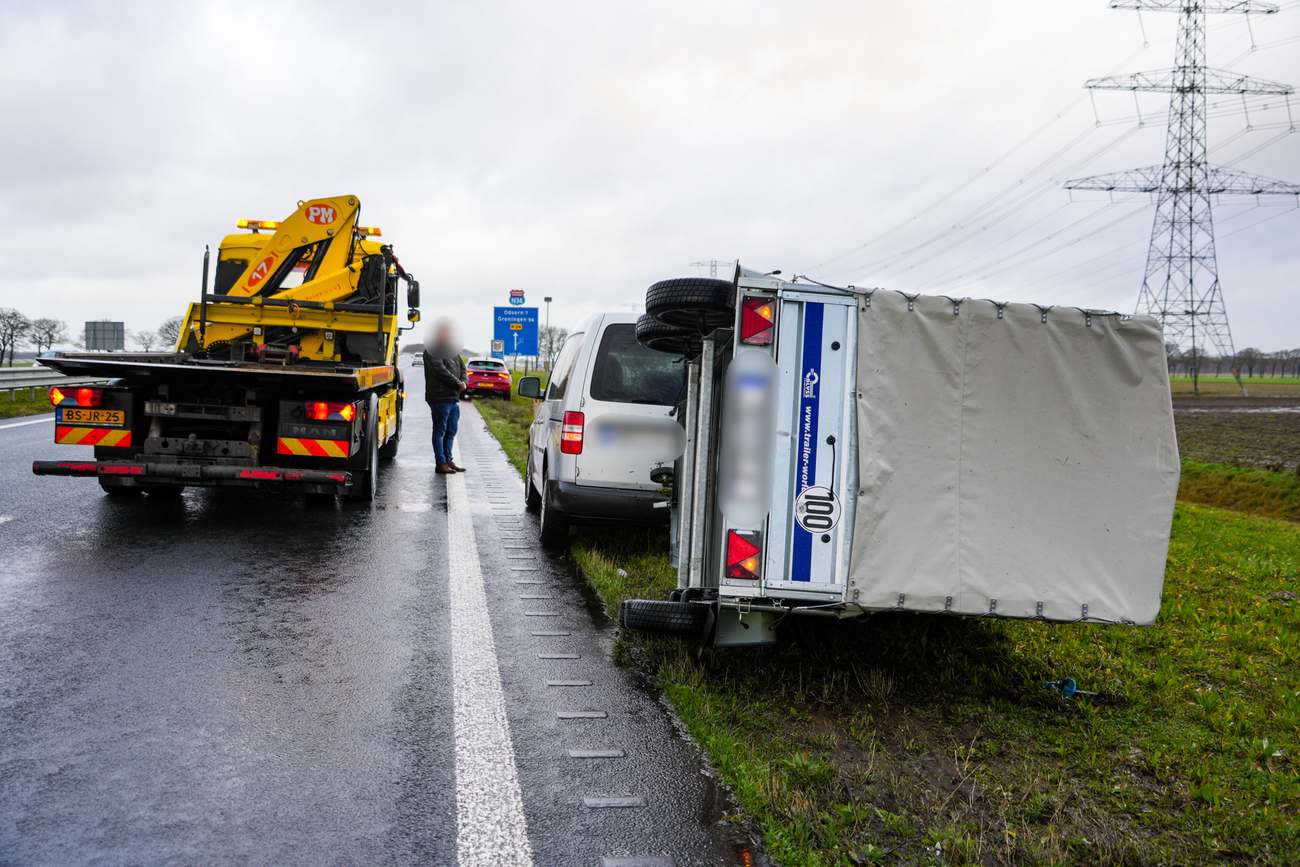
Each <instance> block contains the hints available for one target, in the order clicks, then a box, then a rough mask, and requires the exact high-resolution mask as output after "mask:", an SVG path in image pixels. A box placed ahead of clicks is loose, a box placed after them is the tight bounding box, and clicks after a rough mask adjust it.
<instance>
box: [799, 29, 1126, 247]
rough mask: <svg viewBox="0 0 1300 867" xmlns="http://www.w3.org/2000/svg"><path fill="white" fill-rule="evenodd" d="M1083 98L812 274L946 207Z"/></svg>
mask: <svg viewBox="0 0 1300 867" xmlns="http://www.w3.org/2000/svg"><path fill="white" fill-rule="evenodd" d="M1145 50H1146V46H1142V47H1139V48H1137V49H1136V50H1134V51H1133V52H1132V53H1130V54H1129V55H1128V56H1127V57H1125V58H1124V59H1123V60H1121V61H1120V62H1119V63H1118V64H1116V69H1119V68H1122V67H1124V66H1126V65H1127V64H1128V63H1129V62H1130V61H1132V60H1134V59H1135V58H1136V57H1137V56H1138V55H1140V54H1142V53H1143V51H1145ZM1086 98H1087V97H1086V96H1081V97H1079V98H1078V99H1075V100H1073V101H1072V102H1070V103H1069V104H1068V105H1066V106H1065V107H1064V108H1062V109H1060V110H1059V111H1057V112H1056V113H1055V114H1053V115H1052V116H1051V117H1050V118H1048V119H1047V120H1046V121H1044V122H1043V123H1042V124H1040V125H1039V126H1037V127H1035V128H1034V129H1033V130H1032V131H1031V132H1030V133H1029V134H1028V135H1026V136H1025V137H1024V138H1022V139H1020V140H1019V141H1017V142H1016V143H1015V144H1013V145H1012V146H1011V148H1010V149H1008V150H1007V151H1005V152H1003V153H1002V154H1001V155H1000V156H998V158H997V159H995V160H993V161H992V162H991V163H988V164H987V165H985V166H984V167H982V168H981V169H980V170H979V171H978V172H976V173H975V174H974V175H972V176H971V177H969V178H967V179H966V180H965V181H963V182H962V183H960V184H958V185H957V186H956V187H955V188H954V189H952V190H949V191H948V192H946V193H944V194H943V195H942V196H940V197H939V198H937V199H935V200H934V201H933V202H931V203H930V204H929V205H926V206H925V207H924V208H922V209H921V210H920V211H917V212H916V213H915V214H913V215H912V216H910V217H908V218H907V219H905V220H903V221H901V222H899V223H896V224H895V225H893V226H891V227H890V228H888V229H885V230H884V231H882V232H879V233H877V234H875V235H873V236H871V237H870V238H868V239H867V240H866V241H863V242H862V243H861V244H858V245H857V246H855V247H852V248H851V249H849V250H846V251H844V252H842V253H837V254H836V255H834V256H831V257H830V258H829V259H826V260H824V261H822V262H820V263H818V264H817V265H816V266H814V268H813V269H812V270H818V269H821V268H824V267H826V266H827V265H830V264H831V263H832V262H838V261H840V260H841V259H844V258H846V257H848V256H852V255H853V254H855V253H860V252H861V251H863V250H865V249H867V248H868V247H870V246H872V245H873V244H876V243H878V242H879V241H881V240H883V239H884V238H887V237H889V236H890V235H892V234H894V233H895V232H897V231H899V230H900V229H904V228H906V227H907V226H910V225H911V224H913V223H915V222H916V221H917V220H919V219H921V218H922V217H924V216H926V215H927V214H930V213H933V212H934V211H935V210H936V209H937V208H939V207H942V206H943V205H944V204H946V203H947V202H949V201H951V200H952V199H953V198H954V197H955V196H957V195H959V194H960V193H962V192H964V191H965V190H967V189H969V188H970V187H971V186H972V185H973V184H975V183H976V182H978V181H979V180H981V179H983V178H985V177H987V176H988V174H989V173H990V172H991V171H992V170H993V169H995V168H997V167H998V166H1000V165H1001V164H1002V163H1004V162H1006V161H1007V160H1008V159H1010V158H1011V157H1012V156H1014V155H1015V154H1016V153H1018V152H1019V151H1020V150H1021V149H1022V148H1024V147H1025V146H1027V145H1028V144H1030V143H1031V142H1032V141H1034V140H1035V139H1037V138H1038V137H1039V136H1040V135H1042V134H1043V133H1044V132H1046V131H1047V130H1048V129H1050V128H1051V127H1052V126H1054V125H1055V124H1056V123H1057V122H1058V121H1060V120H1061V119H1062V118H1064V117H1065V116H1066V115H1067V114H1069V113H1070V112H1071V111H1073V110H1074V109H1075V108H1077V107H1078V106H1079V105H1080V104H1082V103H1083V101H1084V100H1085V99H1086Z"/></svg>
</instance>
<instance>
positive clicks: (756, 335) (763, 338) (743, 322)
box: [740, 295, 776, 346]
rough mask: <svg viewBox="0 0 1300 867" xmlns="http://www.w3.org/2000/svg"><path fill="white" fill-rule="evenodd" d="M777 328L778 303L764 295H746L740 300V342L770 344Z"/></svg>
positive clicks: (757, 344) (755, 344)
mask: <svg viewBox="0 0 1300 867" xmlns="http://www.w3.org/2000/svg"><path fill="white" fill-rule="evenodd" d="M775 330H776V303H775V302H774V301H773V299H771V298H765V297H763V296H762V295H746V296H745V298H744V300H742V301H741V302H740V342H741V343H748V344H750V345H751V346H770V345H771V343H772V334H773V332H774V331H775Z"/></svg>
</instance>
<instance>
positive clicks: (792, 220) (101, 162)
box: [0, 0, 1300, 349]
mask: <svg viewBox="0 0 1300 867" xmlns="http://www.w3.org/2000/svg"><path fill="white" fill-rule="evenodd" d="M1283 7H1284V9H1283V12H1282V14H1279V15H1276V16H1269V17H1261V18H1257V19H1256V20H1255V21H1254V35H1255V41H1256V43H1257V44H1259V45H1260V46H1261V48H1260V50H1258V51H1256V52H1254V53H1251V54H1247V55H1245V56H1243V54H1244V52H1246V51H1247V49H1248V48H1249V46H1250V38H1249V35H1248V32H1247V29H1246V27H1245V24H1244V23H1243V19H1242V18H1241V17H1240V16H1212V18H1211V30H1210V32H1209V44H1210V55H1211V56H1210V62H1211V65H1214V66H1225V65H1227V64H1228V62H1229V61H1231V62H1232V66H1233V68H1234V69H1237V70H1239V71H1242V72H1247V73H1250V74H1252V75H1256V76H1260V77H1265V78H1271V79H1278V80H1283V81H1289V82H1292V83H1300V42H1297V41H1296V37H1297V35H1300V2H1296V0H1283ZM1142 20H1143V23H1144V24H1145V28H1146V33H1147V35H1148V37H1149V39H1150V44H1149V46H1147V47H1146V48H1144V47H1143V44H1142V34H1141V30H1140V29H1139V21H1138V17H1137V16H1136V15H1135V14H1134V13H1132V12H1123V11H1113V10H1109V9H1108V8H1107V6H1106V2H1105V0H1053V2H1048V3H1044V2H1041V0H1037V2H1031V0H1001V2H996V3H976V2H969V0H934V2H926V3H915V2H883V0H857V2H836V3H831V2H826V3H817V2H798V3H795V2H788V3H760V2H734V3H709V2H698V0H696V2H691V3H669V2H654V3H624V2H615V0H604V2H591V3H561V2H545V3H539V2H535V0H534V2H521V3H497V2H477V3H470V2H458V3H450V2H448V3H439V2H383V3H374V4H369V5H367V4H361V5H358V4H356V3H347V4H342V3H340V4H332V3H323V2H311V3H307V2H304V3H281V2H275V0H261V2H257V3H250V4H226V3H223V4H204V3H198V2H186V3H167V4H157V5H153V4H145V3H132V2H120V3H99V2H87V3H80V4H78V3H59V2H40V3H35V2H29V3H18V2H0V80H2V81H3V82H4V83H3V86H0V112H3V116H4V118H5V123H4V127H5V130H6V133H5V135H4V136H3V137H2V138H0V167H2V168H0V173H3V178H4V184H3V189H4V195H3V197H0V219H2V220H3V225H4V227H5V228H4V231H3V233H0V306H11V307H17V308H19V309H20V310H22V311H23V312H24V313H26V314H28V315H29V316H56V317H59V318H62V319H65V320H67V321H68V322H69V323H70V324H73V325H74V331H79V330H80V323H81V322H83V321H84V320H86V319H90V318H112V319H125V320H126V323H127V327H128V328H129V329H143V328H153V327H156V326H157V325H158V324H159V323H160V322H161V321H162V320H163V319H165V318H166V317H168V316H171V315H176V314H179V313H180V312H182V310H183V307H184V304H185V303H186V302H187V301H190V300H195V299H196V298H197V294H198V291H199V273H200V264H201V256H202V250H203V245H204V244H205V243H210V244H213V245H215V244H217V243H218V242H219V241H220V239H221V237H222V236H223V235H224V234H226V233H227V232H231V231H234V229H233V223H234V220H235V219H236V218H237V217H241V216H247V217H259V218H268V219H278V218H281V217H283V216H284V215H286V214H287V213H288V212H289V211H291V210H292V209H293V207H294V204H295V202H296V201H297V200H299V199H303V198H309V197H316V196H323V195H336V194H342V193H354V194H356V195H358V196H359V197H360V199H361V201H362V222H364V223H367V224H375V225H379V226H381V227H382V228H383V230H384V236H385V238H386V239H387V240H390V241H391V242H392V243H394V244H395V246H396V249H397V251H398V254H399V255H400V256H401V258H402V261H403V263H404V264H405V265H407V267H408V268H409V269H411V270H412V271H414V272H415V273H416V274H417V275H418V276H419V277H420V278H421V282H422V285H423V295H424V309H425V312H426V315H430V314H439V315H448V316H452V317H455V318H456V319H458V320H459V321H461V322H462V323H463V329H464V332H465V336H466V339H467V342H468V343H469V345H470V346H471V347H475V348H484V347H486V344H487V341H488V339H489V334H490V318H491V306H492V304H494V303H495V304H504V303H505V299H506V295H507V291H508V290H509V289H511V288H522V289H524V290H526V291H527V292H528V294H529V299H530V301H537V302H540V300H541V297H542V296H543V295H552V296H554V298H555V303H554V305H553V307H552V312H551V316H552V319H553V321H554V322H555V323H556V324H560V325H565V326H573V325H575V324H577V323H578V322H579V321H580V320H581V319H582V318H583V317H584V316H586V315H589V314H590V313H592V312H595V311H598V310H602V309H621V310H634V309H638V308H639V306H640V304H641V300H642V298H643V293H644V290H645V287H646V286H647V285H648V284H650V283H651V282H653V281H655V280H657V279H661V278H665V277H672V276H680V275H682V274H690V273H698V271H699V269H695V268H692V267H690V263H691V262H694V261H698V260H701V259H709V258H714V257H717V258H724V259H733V258H739V259H740V260H741V261H742V263H744V264H746V265H747V266H749V267H754V268H762V269H765V270H770V269H774V268H781V269H783V270H784V272H785V274H787V275H790V274H795V273H799V274H809V275H811V276H814V277H817V278H820V279H824V280H828V281H837V282H843V281H856V282H858V283H859V285H884V286H891V287H895V288H901V289H906V290H909V291H926V290H930V291H938V292H942V293H943V294H948V295H975V296H982V297H997V298H1005V299H1014V300H1035V301H1039V302H1042V303H1057V304H1078V305H1086V306H1092V307H1109V308H1115V309H1122V310H1126V311H1127V310H1130V309H1131V308H1132V306H1133V303H1134V300H1135V298H1136V294H1137V289H1138V286H1139V285H1140V282H1141V272H1142V266H1143V261H1144V257H1145V245H1146V240H1147V237H1148V235H1149V233H1150V226H1151V215H1152V207H1151V206H1150V204H1149V203H1148V202H1147V200H1146V198H1145V197H1138V198H1127V197H1123V196H1119V197H1116V201H1114V202H1111V201H1110V197H1108V196H1106V195H1104V194H1097V193H1089V194H1076V195H1075V196H1074V197H1073V199H1074V201H1073V202H1071V197H1070V196H1069V195H1068V194H1067V193H1066V192H1065V191H1064V190H1062V189H1060V187H1059V183H1058V182H1059V181H1060V180H1063V179H1064V178H1065V177H1068V176H1076V175H1088V174H1094V173H1101V172H1109V171H1115V170H1119V169H1124V168H1131V167H1137V166H1144V165H1149V164H1154V163H1158V162H1159V161H1160V159H1161V156H1162V154H1163V148H1164V119H1165V110H1166V107H1165V102H1164V98H1163V97H1161V96H1150V97H1144V98H1143V100H1142V101H1141V102H1140V103H1139V104H1138V105H1136V106H1135V103H1134V99H1133V97H1132V95H1130V94H1125V93H1101V94H1098V95H1097V99H1096V103H1097V107H1098V110H1099V112H1100V118H1101V120H1103V121H1105V123H1104V124H1103V125H1101V126H1097V125H1096V118H1095V117H1094V114H1093V108H1092V105H1091V103H1090V101H1089V99H1088V97H1087V94H1086V91H1085V90H1084V89H1083V82H1084V80H1085V79H1087V78H1089V77H1095V76H1100V75H1104V74H1107V73H1113V72H1118V71H1136V70H1142V69H1157V68H1162V67H1166V66H1169V65H1171V63H1172V61H1173V51H1174V46H1173V42H1172V37H1173V25H1174V23H1175V21H1176V17H1174V16H1171V15H1161V14H1154V13H1152V14H1147V15H1145V16H1144V17H1143V19H1142ZM1286 40H1291V41H1290V42H1287V41H1286ZM1277 43H1283V44H1277ZM1270 46H1271V47H1270ZM1255 102H1256V105H1255V106H1254V107H1253V108H1252V109H1251V112H1250V121H1251V125H1252V127H1254V129H1253V130H1252V131H1246V120H1245V117H1244V115H1243V113H1242V111H1241V102H1240V100H1239V99H1238V98H1232V97H1226V98H1225V97H1218V98H1216V100H1215V102H1214V103H1213V105H1214V106H1216V107H1217V108H1216V109H1215V111H1214V112H1213V114H1215V115H1219V116H1217V117H1216V118H1215V119H1214V120H1213V121H1212V127H1211V145H1212V153H1211V156H1212V158H1213V159H1215V160H1218V161H1222V162H1227V163H1230V164H1232V165H1233V166H1234V167H1235V168H1239V169H1244V170H1249V171H1252V172H1256V173H1259V174H1264V175H1270V176H1273V177H1279V178H1284V179H1287V180H1291V181H1300V135H1291V136H1284V135H1281V134H1282V133H1285V132H1286V131H1287V130H1286V128H1285V126H1284V122H1285V120H1286V110H1285V106H1284V104H1283V103H1281V102H1279V101H1278V100H1276V99H1273V100H1271V101H1261V100H1256V101H1255ZM1265 102H1267V103H1268V104H1267V105H1265V104H1263V103H1265ZM1139 112H1140V113H1141V117H1142V119H1143V122H1142V124H1141V125H1139V121H1138V119H1137V118H1138V113H1139ZM1295 116H1296V118H1297V120H1300V102H1297V104H1296V107H1295ZM1279 123H1281V124H1283V126H1282V128H1280V129H1279V128H1277V127H1275V126H1273V125H1274V124H1279ZM1260 127H1263V128H1262V129H1261V128H1260ZM1238 160H1240V161H1239V162H1237V161H1238ZM1266 204H1272V205H1273V207H1274V209H1273V210H1269V211H1264V210H1259V209H1257V205H1256V203H1255V202H1253V201H1249V202H1238V203H1229V202H1226V201H1225V202H1224V203H1222V204H1221V205H1220V206H1219V207H1218V209H1217V211H1216V217H1217V220H1218V224H1219V227H1220V228H1219V236H1220V240H1219V254H1220V269H1221V275H1222V282H1223V286H1224V291H1225V295H1226V299H1227V304H1228V309H1229V313H1230V316H1231V318H1232V322H1233V327H1234V336H1235V337H1236V342H1237V346H1238V347H1243V346H1259V347H1262V348H1265V349H1279V348H1284V347H1286V348H1290V347H1300V327H1298V326H1300V313H1297V300H1300V298H1298V297H1297V296H1298V295H1300V243H1297V240H1298V239H1300V211H1298V210H1297V209H1296V205H1297V202H1296V201H1295V200H1294V199H1289V200H1282V201H1274V202H1272V203H1266ZM1270 217H1271V218H1272V219H1268V218H1270ZM1264 220H1267V221H1266V222H1260V223H1259V225H1258V227H1256V228H1251V226H1252V225H1253V224H1255V223H1256V222H1257V221H1264ZM1230 233H1231V234H1230ZM873 239H874V240H873ZM869 241H870V242H871V243H867V242H869ZM864 244H865V246H863V245H864Z"/></svg>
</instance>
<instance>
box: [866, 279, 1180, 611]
mask: <svg viewBox="0 0 1300 867" xmlns="http://www.w3.org/2000/svg"><path fill="white" fill-rule="evenodd" d="M858 321H859V333H858V394H857V396H856V399H857V420H858V442H859V485H858V487H859V489H860V490H859V496H858V501H857V509H856V513H855V517H854V535H853V552H852V558H851V562H850V568H849V592H848V601H850V602H856V603H858V604H859V605H861V606H863V607H865V608H873V609H888V608H902V609H906V610H913V611H945V610H947V611H952V612H954V613H963V614H994V615H998V616H1006V617H1044V618H1047V619H1050V620H1079V619H1087V620H1099V621H1109V622H1116V621H1120V622H1123V621H1128V622H1135V623H1150V622H1152V621H1153V620H1154V619H1155V616H1156V613H1157V611H1158V610H1159V608H1160V591H1161V586H1162V583H1163V579H1164V568H1165V555H1166V553H1167V549H1168V542H1169V529H1170V522H1171V519H1172V513H1173V505H1174V497H1175V495H1176V494H1177V489H1178V470H1179V466H1178V446H1177V442H1176V441H1175V439H1174V422H1173V411H1172V408H1171V404H1170V395H1169V381H1168V373H1167V369H1166V362H1165V349H1164V342H1163V339H1162V336H1161V331H1160V326H1159V324H1158V323H1157V322H1155V320H1153V319H1150V318H1146V317H1127V316H1119V315H1116V314H1106V313H1086V312H1084V311H1081V310H1078V309H1077V308H1040V307H1037V306H1035V305H1032V304H1006V305H1001V306H999V305H996V304H994V303H992V302H989V301H976V300H965V301H962V302H960V303H958V302H954V301H953V300H952V299H949V298H941V297H925V296H913V297H910V298H909V297H908V296H904V295H902V294H899V293H897V292H887V291H877V292H875V293H873V294H872V295H870V296H867V297H864V298H863V299H862V300H861V301H860V302H859V306H858Z"/></svg>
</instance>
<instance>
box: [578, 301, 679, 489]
mask: <svg viewBox="0 0 1300 867" xmlns="http://www.w3.org/2000/svg"><path fill="white" fill-rule="evenodd" d="M611 319H613V317H606V318H605V319H604V327H603V329H602V330H601V332H600V333H599V335H596V340H597V342H596V344H595V345H594V351H593V352H592V353H591V362H590V366H589V368H588V370H587V382H586V388H585V390H584V392H583V401H582V413H583V425H584V430H583V449H582V453H581V454H580V455H578V458H577V468H578V472H577V479H576V481H577V483H578V484H579V485H589V486H592V487H614V488H625V489H632V490H646V491H652V490H657V489H658V488H659V486H658V485H656V484H655V483H654V482H652V481H650V471H651V470H653V469H654V468H655V467H656V466H660V465H668V466H671V465H672V463H673V461H675V460H676V459H677V457H678V456H679V455H680V454H681V450H682V446H681V443H682V429H681V426H680V425H678V424H677V422H676V421H675V420H674V419H673V418H672V417H671V416H670V415H669V414H670V413H671V412H672V409H673V407H674V406H675V405H676V404H677V402H678V401H680V400H681V399H682V398H683V396H684V395H685V382H686V379H685V365H684V364H682V362H681V360H680V359H677V358H674V357H673V356H671V355H668V354H666V353H663V352H656V351H654V350H652V349H647V348H646V347H644V346H642V345H641V344H640V343H637V340H636V324H635V323H634V322H632V321H630V320H629V321H619V320H620V319H622V317H619V319H613V321H611Z"/></svg>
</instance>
